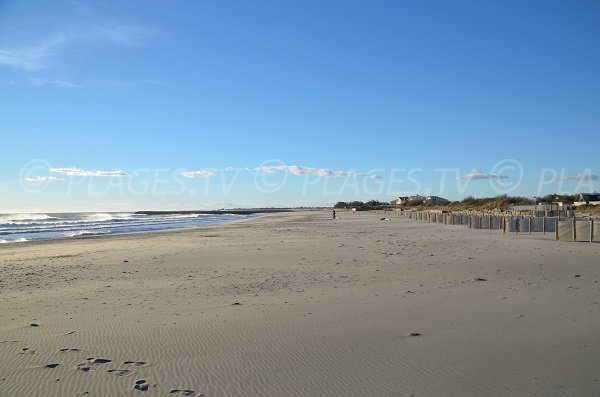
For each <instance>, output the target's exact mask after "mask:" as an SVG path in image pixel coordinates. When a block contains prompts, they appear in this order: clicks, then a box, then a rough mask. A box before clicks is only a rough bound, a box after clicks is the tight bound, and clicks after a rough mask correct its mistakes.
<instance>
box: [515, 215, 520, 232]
mask: <svg viewBox="0 0 600 397" xmlns="http://www.w3.org/2000/svg"><path fill="white" fill-rule="evenodd" d="M515 222H516V224H515V234H519V226H520V225H521V222H519V217H518V216H517V219H516V221H515Z"/></svg>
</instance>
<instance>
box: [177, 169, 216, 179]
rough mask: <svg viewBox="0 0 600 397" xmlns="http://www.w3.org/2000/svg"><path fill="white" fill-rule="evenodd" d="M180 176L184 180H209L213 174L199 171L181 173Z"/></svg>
mask: <svg viewBox="0 0 600 397" xmlns="http://www.w3.org/2000/svg"><path fill="white" fill-rule="evenodd" d="M180 174H181V175H183V176H184V177H186V178H190V179H191V178H210V177H211V176H213V175H214V174H215V173H214V172H212V171H204V170H200V171H181V172H180Z"/></svg>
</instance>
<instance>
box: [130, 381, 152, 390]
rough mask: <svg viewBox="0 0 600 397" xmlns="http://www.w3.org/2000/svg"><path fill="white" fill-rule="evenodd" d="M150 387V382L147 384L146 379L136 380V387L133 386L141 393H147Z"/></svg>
mask: <svg viewBox="0 0 600 397" xmlns="http://www.w3.org/2000/svg"><path fill="white" fill-rule="evenodd" d="M148 387H150V385H149V384H148V382H146V380H145V379H140V380H136V381H135V385H134V386H133V388H134V389H135V390H139V391H146V390H148Z"/></svg>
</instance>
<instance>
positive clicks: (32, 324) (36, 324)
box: [29, 323, 40, 328]
mask: <svg viewBox="0 0 600 397" xmlns="http://www.w3.org/2000/svg"><path fill="white" fill-rule="evenodd" d="M29 325H30V326H31V327H34V328H35V327H39V326H40V325H39V324H38V323H31V324H29Z"/></svg>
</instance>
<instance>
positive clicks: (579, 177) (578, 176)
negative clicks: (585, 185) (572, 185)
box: [555, 174, 600, 181]
mask: <svg viewBox="0 0 600 397" xmlns="http://www.w3.org/2000/svg"><path fill="white" fill-rule="evenodd" d="M598 179H600V177H598V175H592V174H575V175H570V176H569V175H563V176H559V177H558V178H556V179H555V181H597V180H598Z"/></svg>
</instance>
